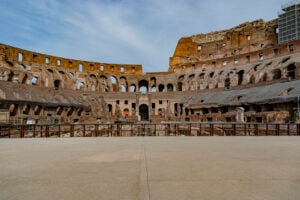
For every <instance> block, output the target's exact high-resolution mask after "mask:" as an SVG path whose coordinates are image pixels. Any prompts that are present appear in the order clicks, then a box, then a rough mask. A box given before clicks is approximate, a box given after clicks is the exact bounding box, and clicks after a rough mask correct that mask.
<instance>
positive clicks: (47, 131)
mask: <svg viewBox="0 0 300 200" xmlns="http://www.w3.org/2000/svg"><path fill="white" fill-rule="evenodd" d="M46 137H49V125H46Z"/></svg>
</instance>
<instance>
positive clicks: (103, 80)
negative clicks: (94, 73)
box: [99, 75, 109, 92]
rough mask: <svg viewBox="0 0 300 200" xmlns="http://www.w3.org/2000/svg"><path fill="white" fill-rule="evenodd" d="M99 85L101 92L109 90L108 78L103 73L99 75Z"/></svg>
mask: <svg viewBox="0 0 300 200" xmlns="http://www.w3.org/2000/svg"><path fill="white" fill-rule="evenodd" d="M99 87H100V91H101V92H108V90H109V87H108V80H107V77H106V76H104V75H101V76H100V77H99Z"/></svg>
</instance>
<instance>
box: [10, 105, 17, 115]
mask: <svg viewBox="0 0 300 200" xmlns="http://www.w3.org/2000/svg"><path fill="white" fill-rule="evenodd" d="M18 107H19V106H18V105H17V104H10V106H9V115H10V116H11V117H14V116H16V115H17V114H18Z"/></svg>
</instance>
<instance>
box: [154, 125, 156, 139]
mask: <svg viewBox="0 0 300 200" xmlns="http://www.w3.org/2000/svg"><path fill="white" fill-rule="evenodd" d="M154 136H157V135H156V124H154Z"/></svg>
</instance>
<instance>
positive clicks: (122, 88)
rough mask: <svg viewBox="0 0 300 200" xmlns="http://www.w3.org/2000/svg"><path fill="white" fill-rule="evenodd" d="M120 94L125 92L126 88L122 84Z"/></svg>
mask: <svg viewBox="0 0 300 200" xmlns="http://www.w3.org/2000/svg"><path fill="white" fill-rule="evenodd" d="M121 92H127V90H126V86H125V85H124V84H122V85H121Z"/></svg>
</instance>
